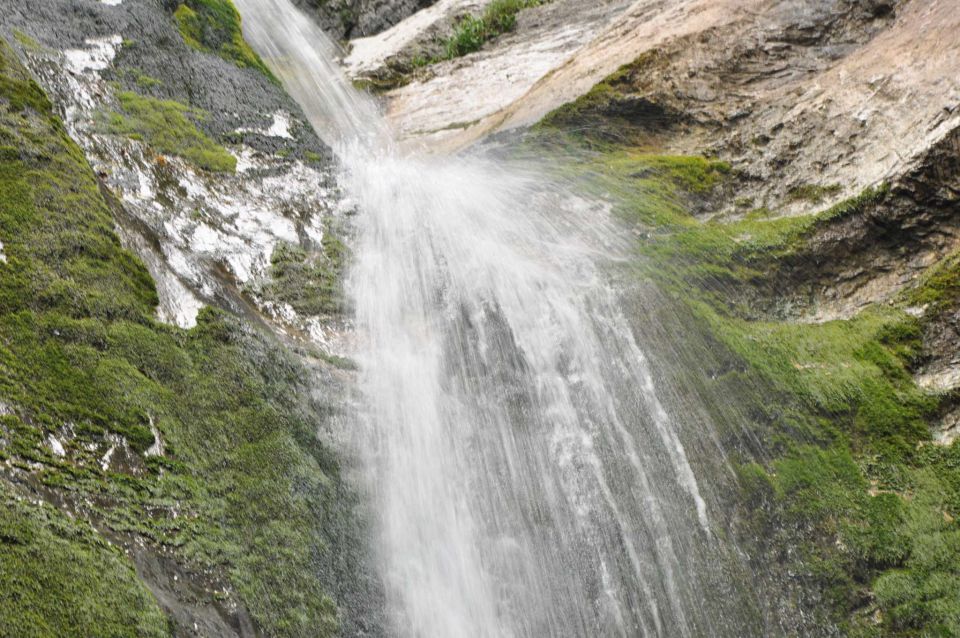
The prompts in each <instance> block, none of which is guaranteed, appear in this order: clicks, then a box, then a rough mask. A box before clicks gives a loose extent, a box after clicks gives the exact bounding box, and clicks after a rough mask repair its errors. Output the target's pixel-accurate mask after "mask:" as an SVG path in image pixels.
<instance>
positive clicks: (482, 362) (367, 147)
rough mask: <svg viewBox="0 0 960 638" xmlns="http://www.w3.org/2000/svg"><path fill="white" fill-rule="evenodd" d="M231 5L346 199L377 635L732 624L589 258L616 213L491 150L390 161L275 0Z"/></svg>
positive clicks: (707, 537) (323, 57)
mask: <svg viewBox="0 0 960 638" xmlns="http://www.w3.org/2000/svg"><path fill="white" fill-rule="evenodd" d="M237 5H238V6H239V8H240V10H241V13H242V14H243V16H244V30H245V33H246V34H247V37H248V39H249V40H250V42H251V44H252V45H253V46H254V47H255V48H256V49H257V50H258V51H259V52H260V53H261V54H262V55H263V56H264V58H265V59H266V60H267V61H268V63H269V64H270V65H271V66H272V67H273V68H274V69H275V70H276V71H277V73H278V75H279V76H280V77H281V79H282V81H283V82H284V85H285V86H286V88H287V90H288V91H289V92H290V93H291V95H292V96H293V97H294V98H295V99H296V100H297V101H298V102H299V103H300V105H301V106H302V107H303V109H304V111H305V113H306V114H307V116H308V118H309V119H310V120H311V123H312V124H313V125H314V127H315V128H316V129H317V131H318V132H319V133H320V135H321V136H322V137H323V138H324V139H325V140H326V141H327V142H328V143H329V144H331V146H332V147H333V148H334V150H335V151H336V152H337V155H338V157H339V158H340V161H341V165H342V166H341V168H342V183H343V185H344V188H345V190H346V192H347V194H348V196H349V197H350V198H351V199H352V200H353V201H354V202H355V203H356V204H357V208H358V211H359V214H358V216H357V217H358V221H357V226H358V227H357V241H356V242H355V265H354V267H353V269H352V274H351V276H350V278H349V282H348V290H349V294H350V299H351V300H352V304H353V307H354V310H355V314H356V316H355V322H356V330H357V340H358V343H359V345H358V352H357V355H356V356H357V359H358V361H359V363H360V366H361V373H360V379H361V390H362V396H363V404H364V408H363V410H362V412H363V413H362V414H361V415H359V416H358V423H359V425H358V441H357V445H358V448H359V449H360V450H361V451H362V453H363V455H364V457H365V458H366V461H367V467H368V469H369V481H370V483H369V485H370V491H371V492H372V494H373V496H372V498H374V499H375V506H374V509H375V510H376V511H377V513H378V529H377V534H378V535H377V539H376V542H375V543H374V544H375V546H376V551H377V558H378V564H379V565H380V566H381V568H382V576H383V580H384V584H385V589H386V593H387V605H388V610H387V611H388V618H389V623H390V625H389V627H388V628H387V631H388V633H389V634H391V635H397V636H417V637H424V638H458V637H465V638H470V637H482V636H496V637H512V636H517V637H521V636H523V637H532V638H541V637H545V636H583V637H593V636H608V635H610V636H641V635H642V636H671V637H672V636H694V635H704V636H714V635H737V634H736V632H735V631H734V630H731V629H730V627H735V626H736V625H737V620H736V619H729V618H727V619H725V618H722V617H720V616H721V614H718V613H717V612H716V611H715V610H716V609H718V608H722V607H723V605H722V604H712V603H708V599H710V597H711V592H709V591H706V589H708V587H707V585H705V583H706V582H707V580H706V579H705V578H702V577H701V576H702V575H703V574H706V573H710V572H711V570H714V566H712V565H709V564H707V562H709V560H710V558H709V557H710V556H713V555H714V554H713V553H712V552H713V550H712V549H711V548H712V547H713V545H715V544H716V543H717V542H718V541H716V540H714V538H713V533H712V532H711V525H712V523H711V516H710V512H709V511H708V508H707V505H706V503H705V500H704V498H703V497H702V496H701V493H700V487H699V486H698V482H697V479H696V477H695V474H694V471H693V470H692V468H691V465H690V462H689V461H688V458H687V455H686V453H685V449H684V445H683V444H682V443H681V440H680V437H679V435H678V432H677V428H676V426H675V424H674V422H673V420H672V419H671V416H670V415H669V414H668V413H667V411H666V410H665V409H664V406H663V405H661V401H660V400H658V395H657V387H656V386H657V383H655V379H654V377H653V375H652V374H651V370H650V365H649V363H648V360H647V357H645V355H644V352H643V351H642V349H641V348H640V347H639V345H638V344H637V343H636V342H635V339H634V336H633V333H632V331H631V329H630V326H629V324H628V322H627V321H626V319H625V318H624V316H623V315H622V313H621V311H620V309H619V304H618V299H617V295H616V294H615V291H614V290H613V289H612V287H611V286H610V284H609V282H608V281H607V278H606V277H605V275H604V273H603V269H602V267H601V265H602V263H603V261H604V257H609V256H610V255H615V254H616V253H618V252H619V251H620V250H621V247H620V246H618V244H617V243H616V241H615V240H614V239H613V238H614V237H615V234H614V232H613V227H612V226H608V225H607V222H606V219H607V216H608V215H607V211H606V210H605V209H604V208H603V207H602V206H599V205H597V204H593V203H591V202H589V201H587V200H585V199H583V198H580V197H577V196H574V195H572V194H569V193H566V192H564V191H563V189H560V188H558V187H556V186H555V185H553V184H551V183H550V182H549V181H547V180H546V179H544V178H542V177H539V176H538V175H537V174H536V173H534V172H531V171H530V170H528V169H523V168H519V167H517V166H513V165H510V164H507V163H504V162H502V161H499V162H498V161H494V160H492V159H490V158H485V157H482V156H477V155H474V156H454V157H418V156H411V155H403V154H401V153H400V152H399V151H397V150H395V145H394V143H393V141H392V138H391V134H390V131H389V130H388V128H387V126H386V125H385V124H384V120H383V119H382V118H381V116H380V114H379V113H378V111H377V109H376V107H375V105H374V104H373V103H372V102H371V101H370V100H369V98H367V97H366V96H365V95H362V94H360V93H359V92H357V91H355V90H354V89H353V87H352V86H350V85H349V83H347V82H346V80H345V79H344V78H343V76H342V74H341V71H340V69H339V68H338V67H337V65H336V63H335V61H334V60H335V54H336V50H335V47H334V45H333V44H331V43H330V42H329V40H328V39H327V38H326V36H325V35H324V34H323V33H322V32H321V31H320V30H319V29H317V28H316V27H315V26H314V25H313V23H311V22H310V21H309V20H308V19H307V18H305V17H304V16H303V15H302V14H300V13H299V12H298V11H296V10H295V9H294V8H293V7H292V6H291V5H290V3H289V1H288V0H239V1H238V2H237ZM715 581H716V579H713V582H715Z"/></svg>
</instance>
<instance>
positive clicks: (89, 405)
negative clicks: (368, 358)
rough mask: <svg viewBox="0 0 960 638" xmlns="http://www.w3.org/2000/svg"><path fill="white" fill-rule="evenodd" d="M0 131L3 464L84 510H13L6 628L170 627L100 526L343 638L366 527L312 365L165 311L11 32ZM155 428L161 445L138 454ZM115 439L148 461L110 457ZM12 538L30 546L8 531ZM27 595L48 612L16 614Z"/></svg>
mask: <svg viewBox="0 0 960 638" xmlns="http://www.w3.org/2000/svg"><path fill="white" fill-rule="evenodd" d="M136 99H137V100H138V102H137V103H139V100H141V99H142V98H136ZM145 108H148V109H153V108H159V109H161V110H164V109H165V110H167V111H169V110H173V111H175V112H177V113H180V114H181V115H183V112H182V110H181V109H180V108H178V107H167V106H157V105H156V104H154V103H152V102H150V103H148V106H147V107H145ZM134 111H135V112H136V107H135V108H134ZM0 135H2V138H3V142H4V144H6V145H9V146H10V148H12V149H15V150H16V152H15V153H14V152H9V153H3V154H2V155H0V241H2V242H3V245H4V253H5V255H6V256H7V261H6V262H0V396H2V397H3V402H4V404H5V405H7V406H9V408H10V409H11V410H12V412H13V413H12V414H5V415H2V416H0V455H2V456H3V458H4V459H7V461H8V462H9V465H5V466H3V467H2V468H0V473H2V474H4V475H8V474H10V473H11V472H13V473H15V474H16V475H17V476H20V477H23V478H25V481H24V484H26V485H31V486H35V487H36V489H38V490H39V493H40V494H43V495H45V496H47V497H49V498H50V500H52V501H54V502H57V503H63V504H65V505H66V506H69V507H71V510H72V511H73V513H74V515H75V516H76V519H77V521H78V522H77V523H76V526H75V527H62V525H63V523H62V521H61V522H56V521H53V518H54V517H53V514H51V513H50V510H49V508H32V507H31V508H20V507H19V506H18V507H17V508H14V509H11V508H10V507H7V506H6V505H4V507H3V508H0V509H2V510H3V511H2V512H0V580H3V583H2V585H3V586H2V587H0V592H2V593H0V634H3V630H5V629H9V628H10V627H15V628H18V629H19V628H21V627H27V629H24V631H23V632H21V631H19V630H18V631H14V632H13V634H12V635H17V636H20V635H75V634H76V635H79V634H82V635H96V636H114V635H117V636H119V635H130V634H131V633H136V634H137V635H157V634H158V632H159V633H163V634H166V633H167V631H166V621H165V620H163V619H158V617H157V611H156V603H155V602H152V600H151V599H150V598H149V595H148V594H146V593H145V589H144V588H143V586H142V585H141V584H139V583H138V582H137V581H136V580H135V577H134V574H133V572H132V570H131V569H130V567H129V565H128V564H127V563H126V562H125V561H124V559H123V558H122V556H121V554H120V553H119V552H118V551H116V550H113V549H110V548H109V547H108V546H107V544H106V543H105V542H104V541H102V540H101V539H99V537H97V536H95V535H94V533H93V532H92V531H90V532H89V533H88V532H82V533H81V531H78V530H81V529H89V526H88V525H87V524H86V523H85V522H84V521H96V524H97V528H98V529H102V530H106V531H108V532H109V533H110V534H111V537H112V538H120V539H124V538H130V537H131V536H132V537H136V538H138V539H140V540H142V541H144V542H145V543H146V546H147V547H148V548H153V549H154V550H155V551H158V552H160V551H163V552H166V553H168V554H170V555H172V556H174V557H175V558H176V559H177V561H178V562H179V563H180V564H181V565H183V566H184V567H185V568H186V569H191V570H194V571H196V572H202V573H204V574H207V575H214V576H216V575H219V577H221V578H224V579H226V580H227V582H228V583H229V584H230V585H231V586H232V588H233V589H234V590H235V591H236V592H237V593H236V594H235V596H238V597H239V601H238V602H240V603H242V604H243V605H244V606H245V607H246V608H247V609H248V610H249V611H250V614H251V616H252V617H253V619H254V621H255V622H256V624H257V626H258V629H259V630H261V631H262V632H263V633H264V634H265V635H272V636H304V635H311V636H329V635H333V634H334V633H335V631H336V628H337V626H338V618H337V616H338V611H337V605H336V604H335V602H334V600H333V598H332V597H331V592H332V591H334V588H336V587H339V586H340V584H341V583H347V582H353V581H351V580H350V579H351V578H356V576H357V572H358V570H359V568H358V567H357V564H356V560H358V559H357V558H356V555H355V553H354V552H352V549H351V547H352V546H350V545H349V544H347V543H348V541H349V538H350V534H351V533H353V532H351V530H352V529H353V527H355V525H356V522H355V520H354V518H353V514H352V509H351V508H352V505H351V503H352V500H351V499H352V497H351V496H350V495H349V493H348V492H347V491H346V490H345V488H344V487H343V485H342V483H341V481H340V479H339V469H338V466H337V462H336V459H335V458H334V457H333V456H332V454H331V453H330V451H329V450H327V449H326V448H325V447H324V446H323V445H321V443H320V442H319V441H318V440H317V438H316V430H317V423H318V422H319V421H320V419H321V418H322V413H323V411H324V410H329V409H330V408H329V407H326V406H318V405H312V404H309V403H306V402H305V401H304V400H303V399H302V397H304V396H309V392H308V391H307V389H306V388H305V387H303V385H304V383H305V381H304V379H306V378H307V373H306V372H305V371H304V370H303V369H302V367H300V366H299V365H298V364H297V363H296V362H295V361H294V360H293V359H292V358H290V357H289V356H288V355H286V354H284V353H283V352H282V351H281V350H279V349H278V348H277V346H275V345H273V344H272V343H271V342H269V341H267V340H266V339H265V338H262V337H260V336H258V335H257V334H255V333H253V332H251V331H250V330H249V329H247V328H245V327H244V326H243V325H242V324H241V323H240V322H239V320H237V319H235V318H233V317H231V316H229V315H227V314H225V313H223V312H219V311H215V310H212V309H205V310H203V311H202V312H201V313H200V316H199V317H198V320H197V326H196V328H194V329H193V330H190V331H184V330H180V329H178V328H174V327H171V326H166V325H163V324H160V323H158V322H157V321H156V320H155V318H154V313H155V307H156V305H157V294H156V290H155V287H154V285H153V282H152V281H151V279H150V276H149V274H148V273H147V271H146V269H145V267H144V266H143V264H142V263H141V262H140V261H139V260H138V259H136V258H135V257H134V256H133V255H131V254H130V253H128V252H127V251H125V250H124V249H123V248H122V247H121V245H120V242H119V241H118V239H117V237H116V235H115V234H114V231H113V227H114V226H113V220H112V219H111V216H110V213H109V210H108V208H107V206H106V203H105V202H104V200H103V198H102V197H101V195H100V191H99V187H98V184H97V181H96V178H95V177H94V175H93V173H92V171H91V169H90V167H89V165H88V164H87V163H86V160H85V159H84V157H83V154H82V152H81V151H80V149H79V148H78V147H77V146H76V145H75V144H74V143H73V142H72V141H71V140H70V139H69V137H68V136H67V134H66V132H65V130H64V128H63V125H62V124H61V123H60V122H59V120H57V118H56V117H55V116H54V115H53V112H52V110H51V109H50V105H49V102H47V101H46V99H45V98H44V97H43V94H42V92H41V91H40V89H39V88H38V87H37V86H36V84H35V83H33V82H32V80H30V78H29V75H28V74H27V73H26V71H25V70H24V69H23V67H22V66H21V65H19V63H18V62H17V61H16V59H15V57H14V56H13V54H12V52H11V51H10V50H9V48H8V47H6V46H5V45H2V43H0ZM331 250H333V249H331ZM152 428H156V429H157V430H158V431H159V433H160V435H161V436H162V439H163V441H164V443H165V445H166V452H165V454H164V456H162V457H147V458H145V457H144V456H143V454H142V452H143V451H144V450H145V449H146V448H147V447H148V446H149V445H151V444H152V443H153V441H154V435H153V432H152ZM51 435H56V436H58V437H59V438H61V439H62V440H63V444H64V447H65V448H66V454H65V455H64V456H62V457H61V456H57V455H54V454H53V453H52V452H51V451H50V450H49V448H48V447H47V444H46V443H45V441H46V440H47V438H48V437H49V436H51ZM108 435H109V436H110V437H113V438H108ZM117 436H120V437H123V440H124V441H125V442H126V443H127V444H128V445H129V448H130V450H131V453H132V455H133V456H134V457H135V458H134V461H131V462H132V463H135V464H138V465H139V469H138V470H137V471H136V472H133V470H132V469H130V468H126V467H125V466H123V465H120V466H117V467H108V468H107V469H103V467H102V466H101V464H100V463H101V458H102V457H103V456H104V454H105V452H106V450H107V449H108V448H109V447H111V446H112V445H114V442H115V441H116V440H117V439H116V438H115V437H117ZM24 489H26V488H24ZM61 518H62V517H61ZM85 525H87V526H86V527H84V526H85ZM7 530H13V531H11V532H9V534H7ZM23 530H25V531H23ZM64 530H66V531H64ZM61 532H62V533H61ZM14 533H15V534H17V535H20V534H26V535H29V536H31V538H33V539H35V540H32V541H30V542H31V543H34V544H33V545H31V544H29V543H28V544H24V543H21V542H20V541H19V540H16V538H19V536H16V538H15V540H14V541H11V542H10V543H8V544H5V543H6V541H5V540H4V539H5V536H4V535H5V534H7V535H12V534H14ZM344 539H347V540H344ZM38 548H40V549H44V550H45V551H49V556H46V555H38V554H37V550H38ZM10 565H12V566H14V567H15V569H13V570H9V569H7V566H10ZM61 582H62V583H63V584H62V586H61V585H60V583H61ZM233 596H234V594H231V597H233ZM199 602H200V603H203V602H204V601H202V600H201V601H199ZM22 605H29V607H30V608H31V609H32V610H33V611H34V612H36V613H33V614H24V615H23V616H22V618H21V617H20V616H21V614H22V613H23V610H24V607H23V606H22ZM48 612H49V613H48ZM38 614H39V615H38ZM11 618H12V619H14V620H11V621H10V622H5V620H6V619H11ZM42 621H43V622H47V623H48V624H46V625H45V624H43V622H42ZM30 623H34V625H33V627H32V628H30V627H28V625H29V624H30ZM58 623H66V624H63V625H62V626H64V627H67V629H65V630H64V631H58V630H56V626H61V625H59V624H58ZM70 623H74V624H70ZM72 627H73V628H76V627H81V628H80V629H75V630H74V629H71V628H72ZM118 627H121V628H122V629H118ZM48 628H49V629H48ZM138 628H139V629H138ZM4 635H5V634H4Z"/></svg>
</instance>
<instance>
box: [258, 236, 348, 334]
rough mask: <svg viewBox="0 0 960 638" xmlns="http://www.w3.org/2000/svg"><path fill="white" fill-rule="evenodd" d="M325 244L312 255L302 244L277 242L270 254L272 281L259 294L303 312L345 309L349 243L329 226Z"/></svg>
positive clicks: (319, 313) (299, 312)
mask: <svg viewBox="0 0 960 638" xmlns="http://www.w3.org/2000/svg"><path fill="white" fill-rule="evenodd" d="M321 248H322V251H321V252H319V253H318V254H312V255H311V254H309V253H308V252H307V251H306V250H304V249H303V248H301V247H300V246H296V245H293V244H288V243H280V244H277V246H276V247H275V248H274V250H273V255H271V257H270V268H269V270H268V272H267V276H268V281H267V282H266V283H265V284H264V285H262V286H261V287H260V288H259V289H258V290H257V291H256V292H257V294H259V295H261V296H262V297H263V298H264V299H266V300H269V301H275V302H280V303H288V304H290V306H291V307H292V308H293V309H294V310H296V311H297V313H298V314H300V315H303V316H310V315H333V314H337V313H339V312H341V311H342V310H343V291H342V289H341V279H342V275H343V269H344V264H345V261H346V258H347V256H348V254H347V247H346V246H345V245H344V244H343V242H342V241H341V240H340V239H339V238H338V237H337V236H336V235H335V234H334V233H333V232H331V229H330V228H327V231H326V232H325V233H324V235H323V240H322V242H321Z"/></svg>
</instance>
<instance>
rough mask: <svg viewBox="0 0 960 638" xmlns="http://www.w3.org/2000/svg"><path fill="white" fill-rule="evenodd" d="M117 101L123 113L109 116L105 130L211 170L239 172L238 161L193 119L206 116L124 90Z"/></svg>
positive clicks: (186, 107) (187, 108) (174, 104)
mask: <svg viewBox="0 0 960 638" xmlns="http://www.w3.org/2000/svg"><path fill="white" fill-rule="evenodd" d="M117 98H118V100H119V101H120V106H121V108H122V110H123V112H122V113H111V114H108V115H107V116H106V121H105V123H104V128H105V129H106V130H107V131H108V132H110V133H113V134H114V135H125V136H127V137H129V138H131V139H136V140H142V141H144V142H146V143H147V144H149V145H150V146H152V147H154V148H155V149H156V150H157V151H159V152H161V153H168V154H170V155H179V156H181V157H183V158H184V159H187V160H189V161H191V162H193V163H194V164H196V165H197V166H199V167H200V168H203V169H206V170H209V171H219V172H233V171H235V170H236V167H237V160H236V158H235V157H234V156H233V155H231V154H230V153H229V152H228V151H227V150H226V149H225V148H223V147H222V146H219V145H218V144H216V143H215V142H214V141H213V140H211V139H210V138H209V137H207V136H206V135H205V134H204V133H203V132H202V131H200V130H199V129H198V128H197V126H196V124H195V123H194V121H193V120H194V119H197V118H201V117H203V113H202V112H200V111H197V110H196V109H191V108H190V107H188V106H185V105H183V104H180V103H179V102H175V101H173V100H158V99H156V98H152V97H145V96H142V95H138V94H136V93H133V92H132V91H123V92H121V93H120V94H119V95H118V96H117Z"/></svg>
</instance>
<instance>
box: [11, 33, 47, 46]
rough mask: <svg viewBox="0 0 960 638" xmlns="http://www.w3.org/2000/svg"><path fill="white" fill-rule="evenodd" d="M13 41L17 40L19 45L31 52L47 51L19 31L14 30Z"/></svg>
mask: <svg viewBox="0 0 960 638" xmlns="http://www.w3.org/2000/svg"><path fill="white" fill-rule="evenodd" d="M13 39H14V40H16V41H17V44H19V45H20V46H22V47H23V48H24V49H28V50H30V51H43V50H45V49H46V47H44V46H43V45H42V44H40V43H39V42H37V41H36V40H34V39H33V38H32V37H30V36H29V35H27V34H26V33H24V32H23V31H21V30H19V29H14V30H13Z"/></svg>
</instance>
